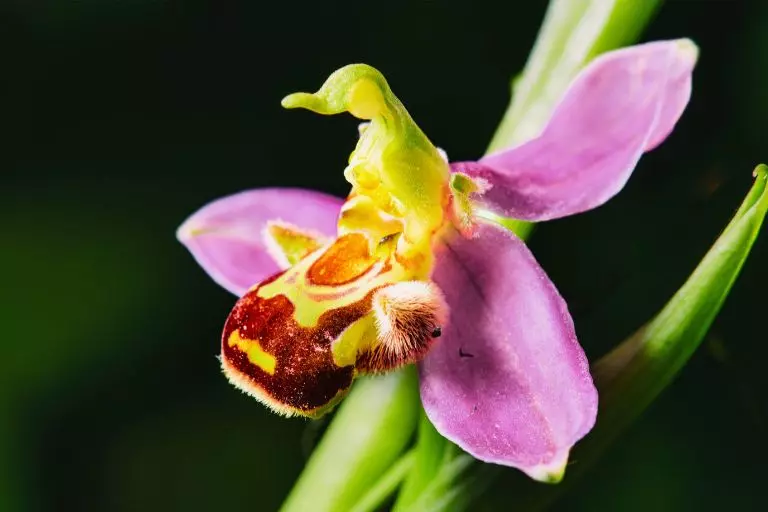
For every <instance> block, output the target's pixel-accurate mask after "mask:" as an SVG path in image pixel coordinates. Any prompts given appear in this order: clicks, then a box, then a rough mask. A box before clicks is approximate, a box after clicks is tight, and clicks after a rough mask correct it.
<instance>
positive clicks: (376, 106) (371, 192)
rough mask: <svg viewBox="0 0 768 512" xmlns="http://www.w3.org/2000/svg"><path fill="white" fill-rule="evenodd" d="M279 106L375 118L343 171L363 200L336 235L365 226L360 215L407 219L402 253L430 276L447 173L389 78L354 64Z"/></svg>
mask: <svg viewBox="0 0 768 512" xmlns="http://www.w3.org/2000/svg"><path fill="white" fill-rule="evenodd" d="M282 104H283V106H284V107H286V108H305V109H308V110H311V111H313V112H317V113H320V114H339V113H341V112H349V113H350V114H352V115H353V116H355V117H357V118H359V119H363V120H366V121H370V122H369V123H368V124H367V125H366V126H365V127H364V128H363V129H361V130H360V139H359V140H358V143H357V146H356V147H355V150H354V151H353V152H352V154H351V155H350V157H349V164H348V165H347V167H346V169H345V170H344V177H345V178H346V179H347V181H349V182H350V183H351V184H352V193H351V194H352V196H356V197H357V198H363V199H358V200H356V201H355V202H354V204H352V203H350V204H349V205H348V207H347V208H345V211H344V212H343V214H342V217H341V219H340V221H339V233H340V234H344V233H347V232H350V231H360V229H361V227H360V224H359V222H358V220H359V218H360V217H361V216H364V217H366V218H374V217H376V216H378V215H379V214H383V215H385V216H387V217H388V218H395V219H397V220H398V221H399V222H401V223H402V229H401V231H402V236H401V237H400V238H399V241H398V253H399V254H398V255H399V256H400V257H401V260H406V261H407V260H418V261H422V262H425V263H424V264H423V267H424V268H422V269H419V271H418V272H417V273H421V274H423V275H421V276H420V277H426V276H427V275H428V274H429V270H430V265H431V260H432V257H431V245H432V234H433V233H434V232H436V231H437V230H438V229H439V228H440V226H442V225H443V222H444V205H445V204H446V202H447V195H448V193H449V187H448V179H449V175H450V171H449V168H448V163H447V162H446V161H445V159H444V158H443V157H442V156H441V154H440V152H439V151H438V149H437V148H436V147H435V146H434V145H433V144H432V143H431V142H430V141H429V139H428V138H427V136H426V135H424V133H423V132H422V131H421V129H420V128H419V127H418V126H417V125H416V123H415V122H414V121H413V119H412V118H411V116H410V115H409V114H408V111H407V110H406V109H405V107H404V106H403V104H402V103H401V102H400V100H398V99H397V97H396V96H395V95H394V94H393V93H392V90H391V89H390V87H389V84H388V83H387V81H386V79H385V78H384V76H383V75H382V74H381V73H380V72H379V71H378V70H376V69H375V68H373V67H371V66H368V65H367V64H350V65H348V66H344V67H343V68H341V69H338V70H336V71H334V72H333V73H332V74H331V76H329V77H328V79H327V80H326V81H325V83H323V85H322V86H321V87H320V89H319V90H318V91H317V92H314V93H306V92H299V93H294V94H291V95H289V96H286V97H285V98H283V101H282ZM376 233H377V234H376V236H373V235H372V236H370V239H371V242H372V243H375V242H378V241H379V240H380V239H381V234H382V233H379V230H377V231H376ZM386 234H388V233H384V235H386Z"/></svg>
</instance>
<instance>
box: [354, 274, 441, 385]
mask: <svg viewBox="0 0 768 512" xmlns="http://www.w3.org/2000/svg"><path fill="white" fill-rule="evenodd" d="M372 309H373V313H374V318H375V322H376V330H377V333H378V336H377V339H376V341H375V342H374V343H373V344H372V345H371V347H369V348H368V350H366V351H365V352H364V353H362V354H361V355H360V357H359V358H358V362H357V367H358V369H360V370H361V371H370V372H383V371H388V370H392V369H394V368H399V367H400V366H403V365H405V364H409V363H415V362H417V361H420V360H421V359H422V358H423V357H424V356H425V355H426V353H427V352H428V351H429V349H430V347H431V346H432V343H433V342H434V340H435V339H436V338H438V337H440V335H441V334H442V328H443V326H444V325H445V321H446V318H447V316H448V307H447V306H446V304H445V300H444V299H443V294H442V293H441V292H440V289H439V288H438V287H437V286H435V285H434V284H433V283H431V282H429V281H405V282H401V283H395V284H392V285H389V286H386V287H384V288H381V289H380V290H378V291H377V292H376V293H375V294H374V296H373V301H372Z"/></svg>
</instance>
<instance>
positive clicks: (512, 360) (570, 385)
mask: <svg viewBox="0 0 768 512" xmlns="http://www.w3.org/2000/svg"><path fill="white" fill-rule="evenodd" d="M439 250H440V252H439V253H438V255H437V264H436V268H435V271H434V273H433V279H434V280H435V282H436V283H437V284H438V285H439V286H440V288H441V289H442V290H443V293H444V294H445V299H446V302H447V303H448V306H449V307H450V309H451V317H450V319H449V322H448V325H447V326H446V327H445V328H444V329H443V336H442V338H441V339H440V341H439V342H438V343H436V344H435V347H434V348H433V349H432V351H431V352H430V353H429V354H428V355H427V356H426V358H425V359H424V361H422V363H421V366H420V374H421V399H422V402H423V404H424V409H425V410H426V412H427V415H428V417H429V419H430V420H431V421H432V423H433V424H434V425H435V427H436V428H437V430H438V431H439V432H440V433H441V434H442V435H443V436H445V437H447V438H448V439H450V440H451V441H453V442H454V443H456V444H458V445H459V446H460V447H462V448H463V449H464V450H466V451H467V452H469V453H470V454H471V455H473V456H474V457H476V458H478V459H480V460H483V461H486V462H493V463H497V464H503V465H507V466H513V467H517V468H519V469H521V470H523V471H525V472H526V473H527V474H528V475H530V476H531V477H533V478H536V479H538V480H545V481H557V480H558V479H559V478H560V477H562V473H563V471H564V467H565V464H566V462H567V460H568V453H569V450H570V449H571V447H572V446H573V444H574V443H575V442H576V441H578V440H579V439H581V437H583V436H584V435H585V434H586V433H587V432H588V431H589V430H590V429H591V428H592V426H593V425H594V423H595V417H596V414H597V391H596V390H595V387H594V385H593V384H592V377H591V376H590V373H589V365H588V363H587V358H586V356H585V354H584V352H583V350H582V349H581V347H580V346H579V343H578V341H577V340H576V334H575V331H574V327H573V321H572V320H571V316H570V314H569V313H568V309H567V306H566V304H565V301H564V300H563V298H562V297H561V296H560V294H559V293H558V291H557V290H556V289H555V286H554V285H553V284H552V282H551V281H550V280H549V278H548V277H547V275H546V274H545V273H544V271H543V270H542V269H541V267H540V266H539V265H538V263H537V262H536V260H535V259H534V257H533V255H532V254H531V252H530V251H529V250H528V248H527V247H526V246H525V244H524V243H523V242H522V241H520V240H519V239H518V238H517V237H515V236H514V235H513V234H511V233H510V232H507V231H505V230H502V229H500V228H497V227H495V226H490V225H486V224H479V225H478V227H477V236H476V237H475V238H472V239H466V238H463V237H461V236H455V237H452V238H450V239H448V240H447V241H446V243H445V245H444V246H443V248H442V249H439Z"/></svg>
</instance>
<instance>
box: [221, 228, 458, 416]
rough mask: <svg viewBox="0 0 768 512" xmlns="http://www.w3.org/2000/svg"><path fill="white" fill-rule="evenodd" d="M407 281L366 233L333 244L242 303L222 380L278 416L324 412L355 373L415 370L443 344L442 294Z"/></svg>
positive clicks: (229, 326) (227, 337) (229, 327)
mask: <svg viewBox="0 0 768 512" xmlns="http://www.w3.org/2000/svg"><path fill="white" fill-rule="evenodd" d="M294 239H296V237H293V238H291V240H294ZM408 275H409V274H408V271H407V269H406V268H405V267H403V266H402V265H401V264H400V263H399V262H396V261H394V258H392V257H391V256H385V257H382V258H377V257H374V256H373V255H372V254H371V251H370V249H369V243H368V239H367V238H366V237H364V236H363V235H361V234H358V233H351V234H347V235H344V236H341V237H339V238H337V239H336V240H334V241H333V242H331V243H328V244H327V245H325V246H323V247H322V248H320V249H318V250H316V251H313V252H312V253H311V254H308V255H306V256H305V257H303V258H301V259H300V261H298V262H296V263H295V264H294V265H293V266H291V267H290V268H288V269H287V270H285V271H283V272H280V273H278V274H276V275H274V276H272V277H271V278H269V279H267V280H265V281H263V282H262V283H259V284H258V285H256V286H254V287H253V288H252V289H251V290H249V291H248V292H247V293H246V294H245V295H244V296H243V297H242V298H240V300H238V301H237V303H236V304H235V307H234V309H233V310H232V312H231V313H230V315H229V318H228V319H227V322H226V325H225V327H224V332H223V333H222V345H221V348H222V352H221V363H222V368H223V370H224V373H225V374H226V375H227V377H228V378H229V380H230V382H232V384H234V385H235V386H236V387H238V388H240V389H241V390H243V391H245V392H246V393H248V394H250V395H252V396H253V397H255V398H256V399H258V400H260V401H261V402H263V403H264V404H266V405H267V406H268V407H270V408H271V409H273V410H274V411H276V412H278V413H281V414H285V415H288V416H291V415H300V416H310V417H317V416H320V415H322V414H324V413H325V412H327V411H328V410H330V409H331V408H332V407H333V405H334V404H335V403H337V402H338V401H339V400H340V399H341V398H342V397H343V396H344V395H345V394H346V392H347V390H348V389H349V387H350V385H351V384H352V381H353V380H354V378H355V376H356V375H357V374H358V373H361V372H362V373H380V372H384V371H388V370H392V369H395V368H398V367H400V366H403V365H405V364H408V363H413V362H416V361H418V360H420V359H421V358H422V357H424V355H425V354H426V352H427V350H428V349H429V347H430V346H431V345H432V343H433V341H434V339H435V338H437V337H439V335H440V333H441V328H442V326H443V325H444V323H445V319H446V315H447V308H446V306H445V302H444V300H443V297H442V294H441V293H440V291H439V289H438V288H437V287H436V286H435V285H434V284H432V283H431V282H428V281H402V279H403V278H404V277H405V278H407V276H408Z"/></svg>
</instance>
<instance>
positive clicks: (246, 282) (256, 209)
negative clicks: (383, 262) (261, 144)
mask: <svg viewBox="0 0 768 512" xmlns="http://www.w3.org/2000/svg"><path fill="white" fill-rule="evenodd" d="M342 203H343V201H342V200H341V199H339V198H337V197H334V196H331V195H329V194H324V193H322V192H316V191H314V190H304V189H298V188H263V189H257V190H246V191H244V192H240V193H237V194H233V195H231V196H227V197H223V198H221V199H218V200H216V201H213V202H211V203H209V204H207V205H205V206H204V207H203V208H201V209H200V210H198V211H197V212H195V213H194V214H193V215H191V216H190V217H189V218H188V219H187V220H186V221H184V223H183V224H182V225H181V226H180V227H179V229H178V231H177V232H176V237H177V238H178V239H179V241H180V242H181V243H182V244H184V245H185V246H186V247H187V248H188V249H189V251H190V252H191V253H192V255H193V256H194V257H195V260H197V262H198V263H199V264H200V266H201V267H203V270H205V271H206V272H207V273H208V275H210V276H211V278H213V280H214V281H216V282H217V283H218V284H219V285H221V286H222V287H224V288H225V289H226V290H228V291H230V292H232V293H234V294H235V295H237V296H238V297H239V296H242V295H243V294H244V293H245V292H246V291H247V290H248V288H250V287H251V286H253V285H254V284H256V283H258V282H259V281H261V280H262V279H264V278H266V277H269V276H270V275H272V274H274V273H275V272H277V271H278V270H281V268H280V267H281V265H280V262H279V261H276V259H275V257H274V255H273V254H270V251H269V246H268V244H269V241H268V239H267V238H266V237H265V234H264V228H265V227H266V225H267V223H268V222H270V221H273V222H274V221H279V222H286V223H289V224H293V225H298V226H300V227H301V228H302V229H304V230H308V231H309V232H314V233H316V234H318V235H322V236H326V237H329V238H330V237H334V236H335V235H336V221H337V219H338V217H339V210H340V209H341V205H342Z"/></svg>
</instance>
